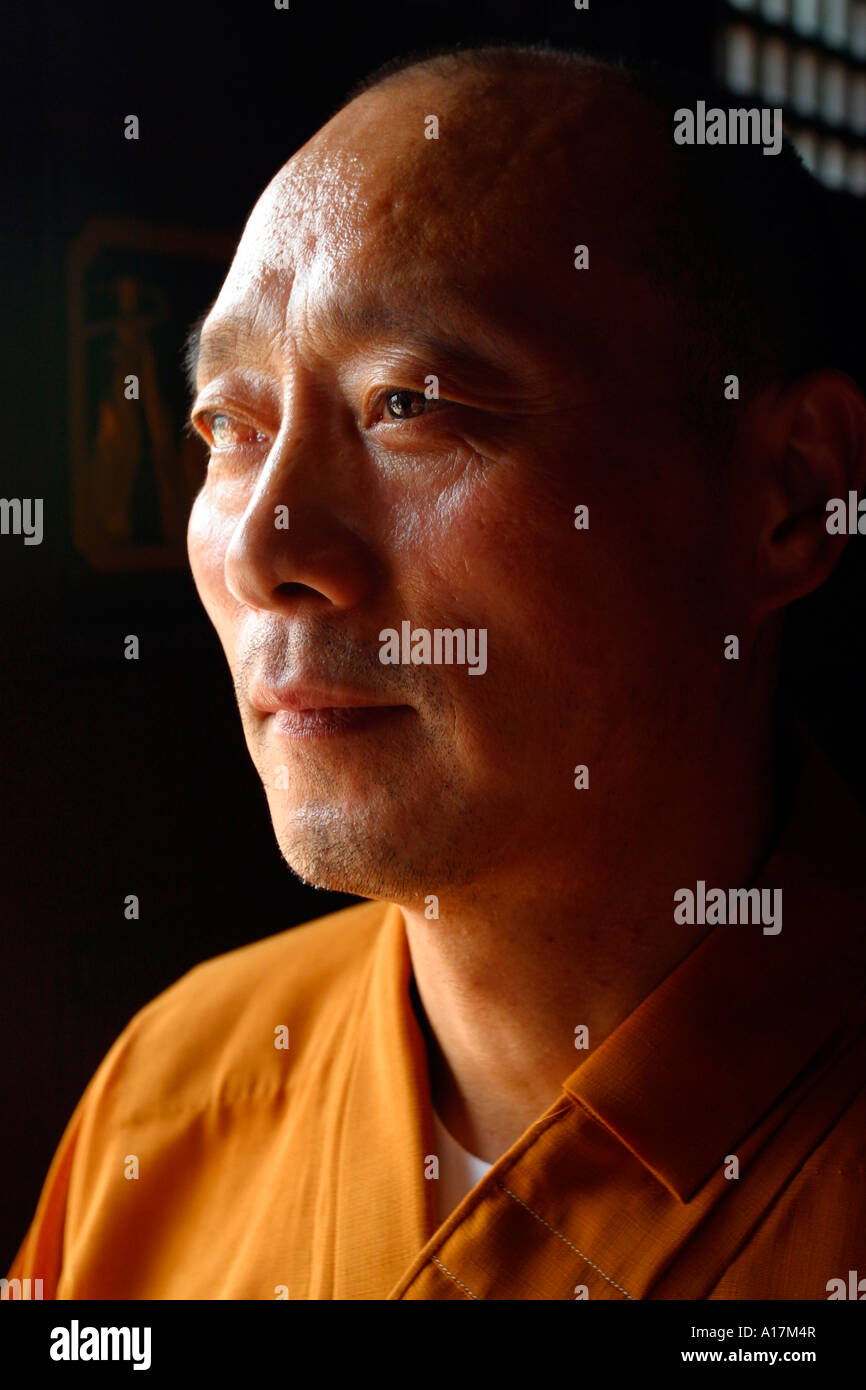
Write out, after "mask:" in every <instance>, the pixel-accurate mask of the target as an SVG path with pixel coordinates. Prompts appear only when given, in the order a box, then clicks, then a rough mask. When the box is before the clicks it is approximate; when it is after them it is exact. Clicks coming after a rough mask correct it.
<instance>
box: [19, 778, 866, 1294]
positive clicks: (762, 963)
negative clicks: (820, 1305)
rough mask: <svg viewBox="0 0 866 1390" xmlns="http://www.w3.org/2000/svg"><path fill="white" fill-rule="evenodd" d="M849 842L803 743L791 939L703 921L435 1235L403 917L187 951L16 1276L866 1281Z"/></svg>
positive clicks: (788, 912)
mask: <svg viewBox="0 0 866 1390" xmlns="http://www.w3.org/2000/svg"><path fill="white" fill-rule="evenodd" d="M864 850H866V837H864V819H863V817H862V816H861V814H860V812H859V810H858V809H857V807H856V806H855V804H854V803H853V801H852V800H851V798H850V797H849V795H848V793H847V792H846V790H845V789H844V786H843V784H842V783H841V781H840V780H839V779H838V778H837V777H836V775H835V773H832V772H831V771H830V770H829V768H828V767H827V766H826V765H825V764H824V763H823V761H822V760H820V759H816V758H813V759H812V761H811V762H810V764H809V767H808V771H807V773H806V775H805V776H804V778H803V779H802V780H801V784H800V787H799V793H798V797H797V801H796V805H795V807H794V811H793V815H792V818H791V820H790V823H789V826H788V829H787V831H786V832H785V834H784V835H783V837H782V839H781V841H780V843H779V846H778V849H777V851H776V852H775V853H774V854H773V856H772V857H771V859H770V861H769V862H768V864H767V866H766V867H765V870H764V871H763V872H762V874H761V876H760V878H759V880H758V884H759V885H761V884H763V885H766V886H768V887H770V888H777V887H780V888H782V890H783V902H784V918H783V928H782V931H781V932H780V933H779V934H778V935H768V934H764V933H763V931H762V929H761V927H760V925H724V926H718V927H716V928H715V929H714V930H712V931H711V932H710V933H709V934H708V935H707V936H705V937H704V939H703V940H702V941H700V942H699V944H698V945H697V947H696V948H695V949H694V950H693V951H692V952H691V953H690V954H689V955H688V956H687V957H686V958H685V959H684V960H683V961H682V962H681V963H680V964H679V965H678V966H677V967H676V968H675V969H674V970H673V971H672V972H671V973H670V974H669V975H668V976H667V978H666V979H665V980H664V981H663V982H662V983H661V984H660V985H659V986H658V988H656V989H655V990H654V991H653V992H652V993H651V994H650V995H649V996H648V997H647V998H646V999H645V1000H644V1001H643V1003H642V1004H641V1005H640V1006H639V1007H638V1008H637V1009H636V1010H635V1011H634V1012H633V1013H632V1014H631V1015H630V1016H629V1017H628V1018H626V1019H625V1021H624V1022H623V1023H622V1024H621V1025H620V1026H619V1027H618V1028H617V1029H616V1030H615V1031H614V1032H613V1033H612V1034H611V1035H610V1036H609V1037H608V1038H607V1039H605V1041H604V1042H602V1043H601V1044H600V1046H598V1047H597V1048H596V1049H595V1050H594V1051H592V1052H590V1053H588V1054H580V1053H576V1055H575V1061H576V1063H578V1065H577V1066H576V1068H575V1070H574V1072H573V1073H572V1075H571V1076H569V1077H568V1079H567V1080H566V1081H565V1083H564V1086H563V1090H562V1094H561V1096H560V1097H559V1099H557V1101H556V1102H555V1103H554V1104H553V1105H552V1106H551V1107H550V1108H549V1109H548V1110H547V1111H546V1112H545V1114H543V1115H542V1116H540V1117H539V1119H538V1120H537V1121H536V1122H535V1123H534V1124H533V1125H532V1126H531V1127H530V1128H529V1129H528V1130H527V1131H526V1133H525V1134H523V1135H522V1137H521V1138H520V1139H519V1140H518V1141H517V1142H516V1143H515V1144H514V1145H513V1146H512V1147H511V1148H510V1149H509V1150H508V1152H507V1153H505V1154H504V1155H503V1156H502V1157H501V1158H500V1159H499V1161H498V1162H497V1163H496V1164H495V1165H494V1167H493V1168H492V1170H491V1171H490V1172H489V1173H488V1174H487V1175H486V1176H485V1177H484V1178H483V1179H482V1181H481V1182H480V1183H479V1184H478V1185H477V1186H476V1187H475V1188H473V1190H472V1191H471V1192H470V1193H469V1194H468V1195H467V1196H466V1197H465V1198H464V1200H463V1201H462V1202H461V1204H460V1206H459V1207H458V1208H457V1209H456V1210H455V1211H454V1212H453V1213H452V1214H451V1216H450V1217H449V1218H448V1220H447V1221H446V1222H445V1223H444V1225H442V1226H441V1227H439V1228H438V1229H437V1228H436V1221H435V1217H434V1214H433V1213H434V1203H433V1192H432V1181H433V1180H432V1179H428V1178H426V1177H425V1167H426V1168H427V1170H428V1171H429V1170H430V1165H429V1164H427V1165H425V1159H426V1156H427V1155H429V1154H430V1153H431V1152H432V1144H433V1138H432V1134H433V1131H432V1123H431V1107H430V1095H429V1089H428V1081H427V1067H426V1056H425V1049H424V1043H423V1039H422V1034H421V1032H420V1030H419V1027H418V1024H417V1022H416V1020H415V1016H414V1014H413V1011H412V1007H411V1002H410V995H409V985H410V980H411V971H410V962H409V955H408V950H407V946H406V941H405V935H404V928H403V919H402V915H401V913H400V911H399V909H398V908H397V907H395V906H393V905H387V904H379V903H365V904H362V905H361V906H357V907H353V908H350V909H348V910H347V911H344V912H340V913H337V914H334V915H332V916H330V917H326V918H323V919H322V920H320V921H318V922H313V923H311V924H309V925H306V926H303V927H298V928H295V929H293V930H290V931H287V932H284V933H282V934H281V935H278V936H274V937H271V938H269V939H267V940H264V941H260V942H258V943H256V944H254V945H251V946H246V947H244V948H242V949H241V950H237V951H233V952H231V953H229V954H228V955H224V956H221V957H218V958H216V959H214V960H210V961H207V962H206V963H205V964H203V965H199V966H198V967H197V968H196V969H194V970H192V971H191V972H190V973H189V974H188V975H186V976H185V977H184V978H183V979H181V980H180V981H179V982H178V983H177V984H175V985H174V986H173V987H172V988H171V989H169V990H167V991H166V992H165V993H164V994H162V995H160V996H159V997H158V998H157V999H155V1000H154V1001H153V1002H152V1003H150V1004H149V1005H148V1006H147V1007H146V1008H144V1009H142V1010H141V1012H140V1013H138V1014H137V1015H136V1017H135V1018H134V1019H133V1020H132V1022H131V1023H130V1024H129V1026H128V1027H127V1028H126V1030H125V1031H124V1032H123V1034H122V1035H121V1036H120V1038H119V1039H118V1040H117V1042H116V1043H115V1045H114V1046H113V1048H112V1049H111V1051H110V1052H109V1053H108V1055H107V1056H106V1058H105V1060H104V1061H103V1063H102V1065H101V1066H100V1067H99V1069H98V1071H97V1072H96V1074H95V1075H94V1077H93V1079H92V1080H91V1082H90V1084H89V1086H88V1088H87V1090H86V1092H85V1094H84V1096H83V1097H82V1099H81V1101H80V1103H79V1105H78V1107H77V1109H76V1111H75V1113H74V1115H73V1117H72V1119H71V1121H70V1123H69V1126H68V1128H67V1130H66V1133H65V1135H64V1137H63V1140H62V1143H61V1145H60V1148H59V1150H58V1152H57V1155H56V1157H55V1159H54V1162H53V1164H52V1167H51V1170H50V1172H49V1175H48V1178H47V1180H46V1183H45V1187H44V1190H43V1193H42V1196H41V1199H40V1202H39V1205H38V1209H37V1211H36V1214H35V1218H34V1220H33V1222H32V1225H31V1227H30V1230H29V1232H28V1234H27V1236H26V1238H25V1240H24V1243H23V1245H22V1247H21V1250H20V1251H19V1253H18V1256H17V1258H16V1260H15V1263H14V1266H13V1269H12V1270H11V1271H10V1277H12V1278H15V1277H17V1278H28V1277H29V1278H31V1279H36V1278H41V1279H43V1281H44V1295H45V1297H46V1298H49V1297H52V1298H58V1299H76V1298H84V1299H99V1298H106V1299H108V1298H115V1299H117V1298H119V1299H146V1298H157V1299H171V1298H175V1299H177V1298H179V1299H197V1298H200V1299H241V1298H244V1299H274V1298H279V1297H286V1296H287V1297H289V1298H291V1299H569V1300H571V1299H574V1298H575V1297H589V1298H591V1299H650V1298H651V1299H687V1298H696V1299H740V1298H784V1299H826V1298H827V1297H828V1292H827V1285H828V1281H830V1280H831V1279H835V1278H841V1279H843V1280H847V1279H848V1272H849V1270H852V1269H853V1270H859V1271H860V1274H861V1275H866V1221H864V1215H866V1183H864V1181H863V1177H862V1171H863V1159H864V1149H866V1094H864V1083H866V1038H864V1022H866V1010H864V1001H863V975H864V972H863V964H864V944H863V936H864V920H866V912H864V891H863V886H864V885H863V875H864ZM675 887H676V885H673V886H672V910H673V891H674V888H675ZM435 929H436V927H435V924H431V930H435ZM689 930H692V929H691V928H689V927H687V926H684V927H683V931H689ZM280 1029H288V1048H285V1049H284V1048H278V1047H276V1046H275V1042H276V1041H278V1040H279V1039H280V1037H282V1039H283V1040H285V1037H286V1035H285V1032H283V1033H282V1034H281V1033H280ZM731 1156H734V1157H736V1159H737V1160H738V1167H739V1176H738V1177H733V1176H730V1175H726V1172H727V1173H728V1174H730V1173H731V1172H732V1169H733V1165H732V1164H731V1162H730V1159H731ZM133 1159H136V1160H137V1172H138V1176H137V1177H136V1176H127V1174H132V1173H133V1172H134V1171H135V1168H136V1165H135V1163H133V1162H132V1160H133ZM864 1287H866V1286H864Z"/></svg>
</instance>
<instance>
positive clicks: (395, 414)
mask: <svg viewBox="0 0 866 1390" xmlns="http://www.w3.org/2000/svg"><path fill="white" fill-rule="evenodd" d="M431 404H432V402H431V401H429V400H428V399H427V397H426V396H425V395H424V392H423V391H389V392H388V394H387V395H386V396H385V400H384V413H385V418H386V419H389V420H414V418H415V417H416V416H417V415H424V414H425V413H426V411H427V410H428V409H429V407H430V405H431Z"/></svg>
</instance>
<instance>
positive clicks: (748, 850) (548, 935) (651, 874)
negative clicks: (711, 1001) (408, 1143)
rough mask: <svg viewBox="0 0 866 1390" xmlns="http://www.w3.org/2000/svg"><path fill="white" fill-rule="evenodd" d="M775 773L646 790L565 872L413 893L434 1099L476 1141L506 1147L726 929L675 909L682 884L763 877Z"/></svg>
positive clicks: (451, 1125)
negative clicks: (691, 796) (627, 825)
mask: <svg viewBox="0 0 866 1390" xmlns="http://www.w3.org/2000/svg"><path fill="white" fill-rule="evenodd" d="M768 774H769V768H768V767H766V766H765V767H763V768H755V769H754V771H753V772H749V771H748V770H746V769H738V770H737V772H736V773H733V772H732V777H731V783H732V785H733V787H734V789H735V791H734V794H732V795H731V796H730V798H729V801H728V803H727V804H726V803H725V798H724V795H723V794H719V793H717V792H716V793H715V794H714V796H713V801H712V804H711V805H709V806H708V805H706V804H703V805H700V806H698V805H695V804H689V803H688V802H687V803H686V804H684V805H683V806H681V807H680V808H679V810H678V812H677V810H676V808H672V807H671V806H670V804H668V805H667V806H665V807H660V806H659V804H658V802H656V804H655V805H653V804H652V802H645V803H644V804H645V805H646V806H648V807H651V810H649V812H648V814H647V817H646V823H645V825H644V826H643V827H642V828H641V829H640V830H637V829H636V830H635V831H634V833H631V832H630V833H629V834H628V835H627V836H625V837H623V839H621V840H619V841H618V843H617V844H616V845H615V846H614V848H613V850H611V851H610V852H609V853H608V854H607V856H606V858H601V857H599V854H598V847H597V846H596V847H595V851H594V855H593V859H592V861H591V862H592V871H591V872H589V871H584V872H581V866H580V864H579V861H578V857H577V855H575V857H574V861H573V862H574V867H573V869H572V870H571V872H570V873H569V874H568V875H567V876H566V875H565V874H564V873H563V872H562V870H561V869H560V870H559V871H557V869H556V868H555V866H550V865H544V866H540V871H539V872H537V873H536V874H535V875H534V876H533V878H532V879H527V878H526V877H524V878H523V879H521V876H520V875H519V873H518V874H513V873H512V874H507V875H506V874H503V875H502V877H501V878H500V879H498V880H497V883H496V888H495V892H494V891H493V890H492V889H491V890H490V892H489V893H488V894H485V893H483V892H482V893H480V894H479V893H478V892H477V887H476V891H475V892H473V894H472V896H471V899H470V900H468V901H467V899H466V898H465V897H464V898H461V896H460V895H459V894H455V895H454V896H453V898H452V897H450V896H449V895H448V894H447V893H445V894H443V895H442V897H441V899H440V903H441V907H440V920H438V921H429V920H427V919H426V917H425V916H424V913H423V912H422V911H419V910H411V909H409V908H405V907H404V909H403V914H404V918H405V921H406V934H407V940H408V944H409V951H410V955H411V960H412V968H413V974H414V987H415V992H416V997H417V1004H416V1010H417V1013H418V1016H419V1022H420V1024H421V1028H422V1031H423V1033H424V1036H425V1039H426V1043H427V1053H428V1063H429V1071H430V1085H431V1094H432V1100H433V1105H434V1108H435V1110H436V1111H437V1113H438V1115H439V1117H440V1118H441V1120H442V1122H443V1124H444V1125H445V1127H446V1128H447V1129H448V1130H449V1131H450V1133H451V1134H452V1135H453V1136H454V1138H455V1139H457V1140H458V1142H459V1143H460V1144H462V1145H463V1147H464V1148H466V1149H468V1150H469V1151H470V1152H471V1153H474V1154H476V1155H477V1156H478V1157H479V1158H482V1159H485V1160H487V1161H488V1162H494V1161H495V1160H496V1159H497V1158H499V1156H500V1155H501V1154H502V1153H504V1152H505V1150H506V1149H507V1148H509V1147H510V1146H511V1145H512V1144H513V1143H514V1142H515V1141H516V1140H517V1139H518V1138H519V1137H520V1135H521V1134H522V1133H523V1132H524V1131H525V1130H526V1129H527V1128H528V1126H529V1125H530V1124H531V1123H532V1122H533V1121H534V1120H535V1119H537V1118H538V1116H539V1115H541V1114H542V1113H543V1112H544V1111H545V1110H546V1109H547V1108H548V1106H549V1105H551V1104H552V1103H553V1102H554V1101H555V1100H556V1099H557V1097H558V1096H559V1094H560V1093H561V1087H562V1083H563V1082H564V1081H565V1080H566V1079H567V1077H568V1076H569V1075H570V1074H571V1073H572V1072H573V1071H574V1070H575V1069H576V1067H577V1066H579V1064H580V1062H581V1061H582V1060H583V1059H585V1058H586V1057H587V1056H588V1055H589V1053H590V1052H592V1051H594V1050H595V1049H596V1048H597V1047H598V1045H599V1044H600V1043H601V1042H602V1041H603V1040H604V1038H606V1037H607V1036H608V1035H609V1034H610V1033H611V1032H613V1030H614V1029H615V1028H616V1027H617V1026H618V1025H619V1024H620V1023H621V1022H622V1021H623V1020H624V1019H625V1018H626V1017H627V1016H628V1015H629V1014H630V1013H631V1012H632V1011H633V1010H634V1009H635V1008H636V1007H637V1005H638V1004H639V1003H640V1002H641V1000H642V999H644V998H645V997H646V996H647V995H648V994H649V993H651V991H652V990H653V989H654V988H655V987H656V985H658V984H659V983H660V982H661V980H662V979H664V977H665V976H666V975H667V974H669V973H670V971H672V970H673V969H674V968H675V966H676V965H677V964H678V963H679V961H680V960H682V959H683V958H684V957H685V956H686V955H688V954H689V952H691V951H692V950H693V949H694V948H695V946H697V944H698V942H699V941H700V940H701V939H702V938H703V936H705V935H706V934H707V932H708V931H710V930H712V928H711V927H708V926H706V925H695V926H684V925H681V924H679V923H677V922H675V920H674V897H673V895H674V892H675V891H676V890H677V889H678V888H681V887H691V888H692V889H694V888H695V885H696V883H697V882H698V880H700V879H703V880H704V881H705V882H706V885H707V888H708V889H709V888H710V887H724V888H730V887H746V886H748V884H749V883H750V882H751V881H752V880H753V878H754V876H755V874H756V872H757V871H758V869H759V868H760V866H761V863H762V862H763V860H764V858H765V857H766V854H767V852H768V850H769V848H770V844H771V841H772V837H773V833H774V832H773V824H774V815H773V806H772V798H771V790H772V782H771V780H770V777H769V775H768ZM707 785H708V786H709V787H714V785H715V788H717V787H718V785H719V784H718V783H717V782H716V783H715V784H714V783H713V780H712V779H709V780H708V783H707ZM705 801H706V799H705ZM601 863H604V864H607V865H608V866H609V870H610V871H609V873H608V874H607V875H606V876H605V875H600V874H599V872H598V865H599V864H601ZM485 902H489V903H490V904H491V906H490V908H489V909H486V908H485V906H484V904H485ZM723 929H724V928H723ZM578 1029H585V1030H586V1032H585V1033H582V1032H581V1033H578V1032H577V1030H578ZM584 1043H586V1044H587V1046H586V1047H584V1046H582V1045H579V1044H584Z"/></svg>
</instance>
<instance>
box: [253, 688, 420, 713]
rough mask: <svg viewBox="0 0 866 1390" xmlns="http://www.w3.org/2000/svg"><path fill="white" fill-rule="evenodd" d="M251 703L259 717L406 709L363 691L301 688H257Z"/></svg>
mask: <svg viewBox="0 0 866 1390" xmlns="http://www.w3.org/2000/svg"><path fill="white" fill-rule="evenodd" d="M249 701H250V704H251V705H252V707H253V709H255V710H258V711H259V713H260V714H276V713H277V712H278V711H280V710H293V711H295V712H297V713H302V712H306V711H309V710H327V709H346V710H348V709H405V708H407V706H405V705H401V704H400V703H399V702H397V701H394V700H382V699H379V698H378V697H377V696H375V695H368V694H365V693H363V692H361V691H349V690H324V689H321V690H317V689H313V688H312V687H300V686H254V687H253V688H252V689H251V690H250V695H249Z"/></svg>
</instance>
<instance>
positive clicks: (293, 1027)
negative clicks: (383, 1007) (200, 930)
mask: <svg viewBox="0 0 866 1390" xmlns="http://www.w3.org/2000/svg"><path fill="white" fill-rule="evenodd" d="M395 911H396V909H395V908H393V907H390V906H389V905H387V904H382V903H372V902H370V903H359V904H356V905H355V906H353V907H349V908H344V909H343V910H341V911H339V912H335V913H331V914H329V915H328V916H327V917H321V918H318V919H316V920H315V921H311V922H307V923H304V924H303V925H302V926H297V927H292V928H290V929H289V930H288V931H284V932H280V933H278V934H277V935H276V936H271V937H267V938H265V939H264V940H261V941H256V942H253V943H252V944H250V945H248V946H242V947H240V948H238V949H236V950H233V951H228V952H226V953H225V954H223V955H220V956H214V957H212V958H211V959H209V960H205V961H203V962H202V963H201V964H200V965H196V966H194V967H193V969H191V970H190V971H188V972H187V974H185V975H183V976H182V977H181V978H180V979H179V980H177V981H176V983H175V984H173V985H171V986H170V987H169V988H168V989H166V990H164V991H163V992H162V993H161V994H159V995H157V996H156V998H155V999H153V1000H152V1001H151V1002H150V1003H149V1004H147V1005H145V1007H144V1008H142V1009H141V1010H139V1012H138V1013H137V1014H135V1016H134V1017H133V1018H132V1020H131V1021H130V1023H129V1024H128V1025H127V1027H126V1028H125V1029H124V1031H123V1032H122V1033H121V1034H120V1036H119V1037H118V1039H117V1041H116V1042H115V1044H114V1046H113V1047H112V1049H111V1051H110V1052H109V1053H108V1054H107V1056H106V1057H105V1060H104V1061H103V1063H102V1065H101V1067H100V1069H99V1071H98V1072H97V1073H96V1075H95V1076H94V1078H93V1081H92V1082H91V1086H90V1088H89V1089H90V1090H92V1091H98V1092H99V1104H100V1109H101V1111H102V1114H103V1118H106V1115H107V1109H109V1108H110V1109H111V1111H112V1112H114V1115H115V1118H116V1119H117V1120H118V1121H120V1122H129V1121H136V1120H142V1119H145V1118H147V1115H148V1112H150V1111H152V1110H154V1109H156V1110H159V1111H162V1110H164V1109H165V1108H166V1107H167V1108H168V1109H170V1110H171V1111H175V1112H177V1111H180V1110H183V1109H187V1108H188V1109H190V1110H195V1109H198V1108H200V1107H201V1106H202V1105H205V1104H208V1103H209V1102H210V1101H211V1100H212V1099H214V1098H216V1099H219V1100H220V1101H226V1102H231V1101H234V1100H237V1099H240V1098H241V1097H242V1096H244V1095H256V1094H258V1095H262V1096H264V1095H267V1094H268V1093H269V1092H270V1091H271V1090H275V1089H277V1088H279V1087H280V1086H282V1085H283V1084H284V1083H285V1080H286V1075H287V1061H288V1059H289V1058H291V1062H292V1068H293V1069H298V1068H299V1067H301V1066H302V1065H303V1062H304V1059H305V1055H307V1054H309V1052H310V1051H313V1052H317V1051H318V1050H319V1049H320V1045H321V1043H322V1041H323V1039H324V1036H325V1035H327V1034H328V1033H329V1032H331V1031H332V1030H333V1029H334V1028H339V1027H340V1026H341V1024H343V1023H344V1022H345V1021H346V1019H347V1016H348V1015H350V1014H351V1011H352V1008H353V1006H354V1004H355V1002H356V1000H357V998H358V993H359V989H360V988H362V986H363V979H364V976H365V974H366V973H367V972H368V971H369V969H370V961H371V956H372V952H373V947H374V944H375V941H376V939H377V937H378V934H379V931H380V930H381V928H382V926H383V925H384V922H385V920H386V916H387V914H388V913H393V912H395ZM277 1029H280V1030H283V1033H282V1037H283V1039H285V1037H286V1035H285V1031H284V1030H288V1038H287V1041H288V1047H285V1046H283V1047H277V1046H275V1038H276V1030H277Z"/></svg>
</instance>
